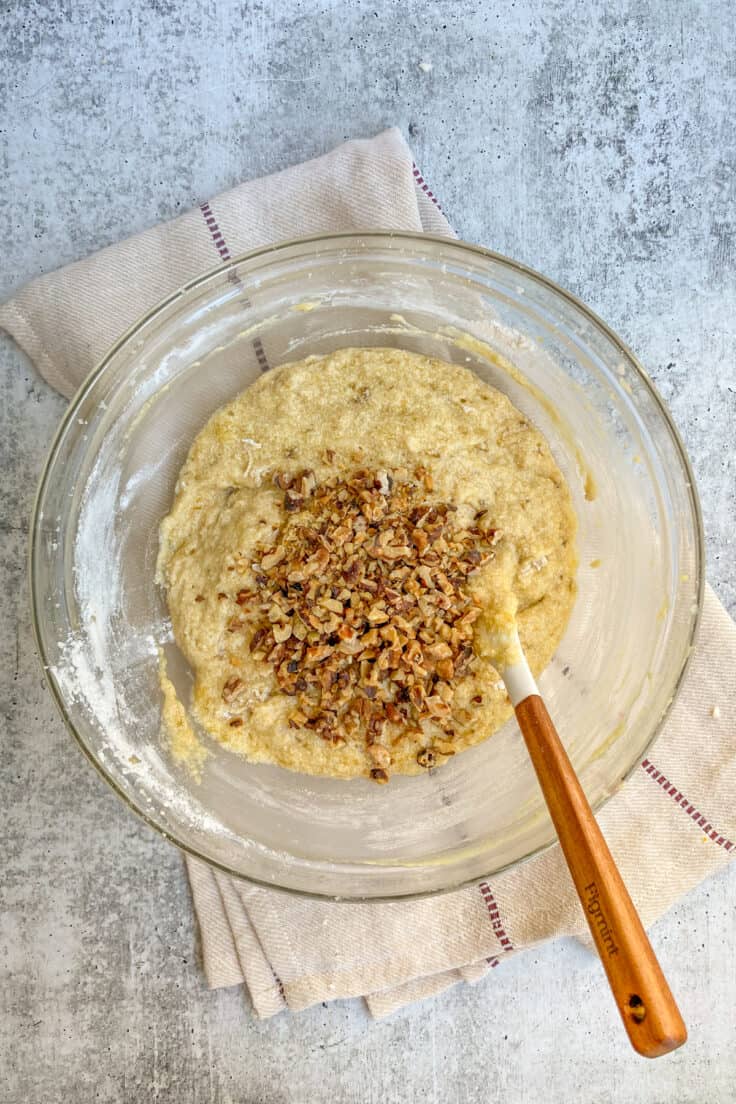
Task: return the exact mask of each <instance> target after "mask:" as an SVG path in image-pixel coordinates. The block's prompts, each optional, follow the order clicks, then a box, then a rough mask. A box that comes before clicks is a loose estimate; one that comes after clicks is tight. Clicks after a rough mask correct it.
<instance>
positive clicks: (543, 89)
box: [0, 0, 736, 1104]
mask: <svg viewBox="0 0 736 1104" xmlns="http://www.w3.org/2000/svg"><path fill="white" fill-rule="evenodd" d="M735 50H736V34H735V32H734V20H733V11H732V5H731V4H730V3H729V2H728V0H710V2H703V3H697V2H692V0H648V2H646V3H639V2H630V3H602V2H600V0H592V2H591V0H587V2H583V0H549V2H548V3H546V4H544V5H541V4H532V3H531V2H528V3H523V2H520V0H517V2H515V3H514V2H512V0H503V2H498V0H491V2H488V3H477V4H476V3H472V2H469V3H464V4H459V3H455V2H453V0H444V2H437V0H405V2H404V3H390V2H386V0H373V2H371V3H362V2H360V0H355V2H352V3H348V0H343V2H334V0H325V2H323V3H318V2H317V0H303V2H301V3H300V2H296V0H262V2H260V3H255V2H254V3H248V2H242V3H234V2H225V0H221V2H219V3H212V2H210V3H202V2H201V0H179V2H177V3H174V2H169V0H149V2H148V3H144V2H142V0H132V2H131V0H108V2H106V3H105V4H103V3H101V2H99V0H98V2H90V0H86V2H84V0H78V2H76V3H73V4H72V3H53V2H50V3H49V2H47V3H42V2H40V0H33V2H32V0H25V2H24V0H16V3H14V4H13V3H11V4H4V5H2V8H1V9H0V52H1V55H2V56H1V58H0V61H1V64H0V139H1V143H0V151H1V152H0V181H1V183H2V201H1V202H0V257H2V263H1V264H0V296H1V295H5V294H8V293H10V292H11V291H12V290H13V289H14V288H15V287H17V286H19V285H20V284H21V283H23V282H24V281H25V280H26V279H28V278H29V277H31V276H33V275H35V274H36V273H39V272H42V271H47V270H49V269H51V268H54V267H56V266H58V265H60V264H62V263H64V262H66V261H71V260H73V259H74V258H76V257H80V256H83V255H84V254H85V253H87V252H88V251H90V250H93V249H95V248H97V247H99V246H101V245H104V244H106V243H108V242H112V241H114V240H116V239H117V238H119V237H120V236H122V235H125V234H129V233H131V232H132V231H135V230H138V229H140V228H142V227H145V226H148V225H150V224H152V223H153V222H155V221H156V220H158V219H161V218H165V217H168V216H170V215H173V214H175V213H176V212H178V211H180V210H182V209H185V208H186V207H188V206H190V205H192V204H194V203H195V202H198V201H200V200H202V199H204V198H206V197H207V196H209V195H210V194H213V193H215V192H216V191H218V190H219V189H221V188H223V187H225V186H227V185H230V184H233V183H235V182H236V181H239V180H241V179H243V178H246V177H250V176H253V175H256V174H261V173H265V172H267V171H270V170H274V169H277V168H281V167H283V166H285V165H287V164H290V163H292V162H294V161H296V160H298V159H302V158H304V157H306V156H309V155H312V154H316V153H319V152H320V151H323V150H326V149H328V148H329V147H330V146H332V145H334V144H336V143H338V142H339V141H341V140H342V139H344V138H347V137H359V136H367V135H370V134H372V133H374V132H375V131H377V130H379V129H381V128H382V127H384V126H386V125H388V124H391V123H398V124H399V125H400V126H402V127H403V128H404V131H405V132H406V133H407V134H408V135H409V136H410V140H411V142H412V144H413V146H414V149H415V151H416V159H417V162H418V163H419V165H420V166H421V167H422V170H423V172H424V175H425V177H426V179H427V180H428V181H429V183H430V186H431V187H432V188H433V189H434V191H435V192H436V193H437V194H438V195H439V196H440V197H441V199H442V202H443V205H444V208H445V210H446V212H447V213H448V216H449V218H450V220H451V221H452V223H453V224H454V226H455V227H456V228H457V230H458V231H459V233H460V234H461V235H462V236H464V237H466V238H468V239H470V240H474V241H477V242H481V243H484V244H487V245H490V246H493V247H495V248H497V249H499V250H501V251H502V252H505V253H508V254H512V255H513V256H515V257H518V258H520V259H521V260H523V261H526V262H527V263H529V264H531V265H532V266H534V267H535V268H538V269H541V270H542V271H544V272H546V273H547V274H548V275H550V276H552V277H553V278H555V279H556V280H558V281H560V282H561V283H562V284H564V285H566V286H567V287H569V288H571V289H572V290H574V291H576V292H577V293H578V294H579V295H581V296H582V297H583V298H584V299H586V300H587V301H588V302H589V303H590V304H592V305H593V306H594V307H595V308H596V309H597V310H598V311H599V312H600V313H601V314H602V315H603V316H604V317H605V318H606V319H607V320H608V321H609V322H610V323H611V324H612V325H613V326H614V328H615V329H617V330H618V331H619V332H620V333H621V334H622V335H623V336H624V337H625V338H626V339H627V340H628V341H629V342H630V344H631V345H632V346H633V348H634V349H635V350H636V351H637V352H638V353H639V355H640V356H641V359H642V360H643V362H644V363H645V365H646V366H647V367H648V368H649V370H650V372H651V374H652V375H653V377H654V378H655V380H656V381H657V383H658V384H659V386H660V388H661V389H662V391H663V392H664V394H665V396H666V398H667V400H668V401H669V403H670V405H671V408H672V410H673V413H674V416H675V419H676V421H677V423H678V424H679V426H680V429H681V430H682V433H683V435H684V437H685V440H686V442H687V445H688V448H689V450H690V455H691V457H692V459H693V463H694V465H695V470H696V474H697V477H698V482H699V486H700V492H701V496H702V501H703V509H704V514H705V522H706V529H707V535H708V557H709V572H710V578H711V581H712V582H713V584H714V585H715V587H716V589H717V590H718V591H719V593H720V595H721V597H722V598H723V600H724V601H725V602H726V603H727V605H728V606H729V608H730V609H731V611H732V613H733V612H736V571H734V567H733V548H734V541H733V533H734V529H735V528H736V480H735V479H734V468H735V460H734V453H735V448H736V442H735V440H734V438H735V435H736V431H735V426H736V370H735V368H734V363H735V359H736V358H735V355H734V354H735V352H736V290H735V289H736V284H735V283H734V276H735V275H736V215H735V211H734V188H735V187H736V184H735V181H736V68H735V66H734V56H736V54H735ZM422 61H426V62H429V63H431V65H432V68H431V70H430V71H429V72H424V71H423V70H422V69H420V68H419V64H418V63H419V62H422ZM0 360H1V361H2V433H1V434H0V448H1V449H2V457H3V459H2V464H3V466H2V479H3V493H2V503H1V506H0V510H1V518H0V537H1V539H2V556H0V572H1V576H2V583H1V585H2V593H3V596H4V599H3V609H4V612H5V614H6V616H5V617H4V619H3V621H4V626H3V632H2V637H1V639H0V646H1V647H2V663H1V664H0V678H1V679H2V686H1V687H0V703H1V705H2V715H3V721H4V724H3V736H2V745H1V751H0V754H1V757H2V758H1V760H0V763H1V766H0V809H1V810H2V812H1V813H0V816H1V817H2V822H1V826H0V834H1V837H2V839H1V844H2V850H1V852H0V854H1V855H2V858H1V859H0V862H1V864H2V873H1V875H0V903H1V905H2V916H1V922H0V1070H1V1071H2V1072H1V1073H0V1100H2V1101H7V1102H8V1104H21V1102H23V1104H25V1102H29V1101H30V1102H36V1101H38V1102H44V1104H46V1102H48V1104H52V1102H56V1101H67V1100H72V1101H75V1104H86V1102H87V1101H94V1100H96V1101H111V1102H112V1101H115V1102H117V1101H148V1100H151V1101H171V1102H172V1104H188V1102H196V1104H215V1102H218V1104H221V1102H223V1104H224V1102H238V1104H255V1102H258V1104H287V1102H299V1104H304V1102H311V1101H321V1100H324V1099H331V1100H334V1101H335V1102H342V1101H345V1102H358V1101H360V1102H379V1101H380V1102H382V1104H389V1102H393V1101H397V1102H398V1101H402V1102H404V1101H414V1100H422V1101H427V1104H439V1102H443V1104H444V1102H471V1104H474V1102H478V1104H480V1102H484V1104H485V1102H504V1104H506V1102H508V1104H517V1102H526V1101H530V1102H536V1101H545V1104H558V1102H560V1104H561V1102H563V1101H564V1102H566V1104H567V1102H569V1101H595V1102H596V1104H611V1102H617V1101H620V1100H624V1099H626V1100H628V1099H635V1100H637V1101H639V1102H644V1104H655V1102H660V1101H662V1102H664V1101H667V1102H669V1104H688V1102H693V1104H694V1102H696V1101H698V1102H707V1104H728V1102H732V1101H734V1099H736V1050H734V1047H733V1035H734V1028H735V1027H736V1016H735V1014H734V1005H735V1002H736V963H735V961H734V949H733V930H734V911H735V910H734V901H735V899H736V867H734V866H733V865H732V867H731V868H730V869H729V870H728V871H726V872H725V873H724V874H722V875H721V876H719V877H718V878H716V879H713V880H712V881H710V882H709V883H708V884H706V885H704V886H702V887H700V888H699V889H698V890H696V891H695V892H693V893H692V894H690V895H689V896H688V897H687V899H686V900H684V901H683V902H682V903H681V904H680V905H679V906H677V907H676V908H675V909H673V910H672V911H671V912H670V913H669V914H668V915H667V916H666V917H664V918H663V919H662V920H661V921H660V922H659V923H658V924H657V925H656V926H655V929H654V932H653V936H654V941H655V944H656V946H657V948H658V949H659V951H660V952H661V956H662V960H663V963H664V965H665V968H666V970H667V972H668V974H669V975H670V977H671V981H672V985H673V988H674V989H675V990H676V992H677V995H678V997H679V998H680V1000H681V1003H682V1008H683V1011H684V1014H685V1018H686V1019H687V1021H688V1023H689V1025H690V1035H691V1037H690V1042H689V1044H688V1046H687V1047H686V1048H685V1049H684V1050H682V1051H680V1052H678V1053H677V1054H675V1055H672V1056H670V1057H668V1058H666V1059H663V1060H660V1061H658V1062H656V1063H646V1062H645V1061H644V1060H642V1059H639V1058H637V1057H636V1056H634V1055H633V1054H632V1053H631V1052H629V1050H628V1049H627V1047H626V1046H625V1045H624V1042H623V1037H622V1033H621V1031H620V1030H619V1027H618V1025H617V1023H616V1020H615V1013H614V1011H613V1008H612V1005H611V1002H610V1000H609V999H608V997H607V995H606V992H605V989H604V986H603V984H602V976H601V970H600V967H599V966H598V964H597V963H596V962H595V961H594V960H593V959H592V958H590V957H589V956H588V955H587V954H586V953H584V952H583V951H582V950H581V949H580V948H578V947H577V946H575V945H573V944H570V943H558V944H555V945H552V946H547V947H544V948H542V949H540V950H539V951H537V952H531V953H529V954H527V955H525V956H523V957H519V958H516V959H514V960H513V961H512V962H509V963H506V964H505V965H504V966H503V967H502V968H499V969H498V970H495V971H493V974H492V976H491V977H490V978H489V979H488V980H487V981H486V982H485V983H484V984H482V985H481V986H479V987H477V988H475V989H455V990H453V991H451V992H450V993H449V994H446V995H444V996H442V997H440V998H438V999H437V1000H434V1001H430V1002H428V1003H427V1004H425V1005H422V1006H419V1007H414V1008H412V1009H409V1010H407V1011H405V1012H402V1013H400V1014H398V1015H396V1016H395V1017H393V1018H392V1019H390V1020H388V1021H385V1022H383V1023H380V1024H374V1023H372V1022H370V1021H369V1020H368V1018H367V1016H366V1015H365V1013H364V1011H363V1009H362V1007H361V1005H360V1004H359V1003H358V1002H348V1003H343V1004H339V1005H333V1006H329V1007H319V1008H316V1009H313V1010H311V1011H309V1012H306V1013H303V1014H301V1015H299V1016H280V1017H278V1018H277V1019H275V1020H272V1021H269V1022H267V1023H258V1022H256V1021H255V1020H253V1019H252V1018H251V1016H250V1014H249V1010H248V1008H247V1004H246V1001H245V1000H244V998H243V996H242V994H241V993H240V992H239V991H237V990H227V991H220V992H215V993H210V992H207V991H206V989H205V988H204V985H203V981H202V975H201V972H200V970H199V966H198V962H197V952H196V941H195V932H194V930H193V924H192V918H191V911H190V905H189V899H188V891H187V887H186V883H185V879H184V875H183V870H182V865H181V862H180V860H179V857H178V855H177V854H176V852H175V851H174V850H173V849H170V848H169V847H168V846H167V845H166V844H164V843H163V842H162V841H160V840H159V839H158V838H155V837H154V836H153V835H152V834H151V833H150V832H149V831H148V830H147V829H146V828H144V827H143V826H142V825H140V824H139V823H137V821H136V820H134V819H133V817H132V816H130V815H129V814H128V813H126V812H125V810H124V809H123V808H122V807H121V806H119V804H118V803H117V801H116V799H115V798H114V797H113V795H112V794H111V793H109V792H107V790H106V789H105V788H104V786H103V785H102V783H101V782H99V781H98V780H97V778H96V776H95V775H94V774H93V772H92V771H91V770H90V769H89V767H88V765H87V764H86V763H85V762H84V761H83V760H82V758H81V756H80V755H79V754H78V752H77V751H76V749H75V747H74V745H73V744H72V742H71V740H70V738H69V737H68V736H67V734H66V733H65V731H64V729H63V727H62V724H61V722H60V720H59V719H58V717H57V716H56V714H55V712H54V710H53V708H52V705H51V702H50V701H49V699H48V698H47V696H46V694H45V692H44V688H43V684H42V678H41V673H40V670H39V667H38V665H37V661H36V657H35V655H34V646H33V641H32V637H31V633H30V629H29V624H28V598H27V593H26V583H25V550H26V535H27V527H28V515H29V510H30V505H31V500H32V496H33V490H34V484H35V481H36V478H37V476H38V473H39V470H40V467H41V464H42V461H43V457H44V453H45V451H46V449H47V446H48V443H49V440H50V437H51V435H52V433H53V429H54V426H55V424H56V422H57V420H58V418H59V416H60V414H61V412H62V409H63V402H62V400H61V399H59V398H58V397H57V396H56V395H54V394H52V393H51V392H50V391H49V389H48V388H47V387H46V386H45V385H44V384H43V383H42V382H40V381H39V379H38V378H37V377H36V376H35V374H34V372H33V370H32V369H31V368H30V366H29V365H28V364H27V363H25V362H24V360H23V358H22V357H21V356H20V355H19V354H18V352H17V351H16V350H15V349H14V348H13V347H12V346H11V345H10V343H9V342H8V341H6V340H4V339H2V341H1V343H0Z"/></svg>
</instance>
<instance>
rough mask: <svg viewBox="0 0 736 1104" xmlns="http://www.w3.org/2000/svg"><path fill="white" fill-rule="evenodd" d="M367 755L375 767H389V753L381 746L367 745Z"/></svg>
mask: <svg viewBox="0 0 736 1104" xmlns="http://www.w3.org/2000/svg"><path fill="white" fill-rule="evenodd" d="M368 754H369V755H370V757H371V759H372V760H373V762H374V763H375V764H376V766H377V767H390V766H391V753H390V752H389V750H388V748H385V747H383V745H382V744H369V745H368Z"/></svg>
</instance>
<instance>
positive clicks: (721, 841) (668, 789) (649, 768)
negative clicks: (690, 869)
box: [641, 759, 736, 851]
mask: <svg viewBox="0 0 736 1104" xmlns="http://www.w3.org/2000/svg"><path fill="white" fill-rule="evenodd" d="M641 765H642V767H643V769H644V770H645V772H646V773H647V774H648V775H649V777H650V778H651V780H652V782H656V783H657V785H658V786H661V787H662V789H663V791H664V792H665V793H666V794H667V795H668V796H669V797H671V798H672V800H673V801H674V802H675V804H676V805H679V806H680V808H681V809H682V811H683V812H684V813H685V815H686V816H689V817H690V819H691V820H694V821H695V823H696V824H697V825H698V827H699V828H702V829H703V831H704V832H705V834H706V836H708V838H709V839H712V840H713V842H714V843H715V844H717V846H718V847H722V848H723V849H724V851H732V850H733V849H734V847H736V844H734V843H733V842H732V841H731V840H730V839H729V838H728V836H724V835H722V834H721V833H720V832H718V831H717V830H716V829H715V828H714V827H713V825H712V824H711V823H710V821H709V820H708V818H707V817H706V816H704V814H703V813H701V812H700V810H699V809H696V808H695V806H694V805H691V804H690V802H689V801H688V799H687V798H686V797H685V795H684V794H683V793H681V792H680V790H678V788H677V786H674V785H673V784H672V783H671V782H670V780H669V778H665V776H664V775H663V774H662V772H661V771H659V770H657V768H656V767H655V766H654V763H650V761H649V760H648V759H645V760H644V761H643V762H642V764H641Z"/></svg>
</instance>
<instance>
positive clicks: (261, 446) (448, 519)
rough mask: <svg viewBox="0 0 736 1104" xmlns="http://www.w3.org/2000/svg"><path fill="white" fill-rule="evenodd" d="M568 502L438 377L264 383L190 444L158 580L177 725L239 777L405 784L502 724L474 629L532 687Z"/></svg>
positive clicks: (317, 365)
mask: <svg viewBox="0 0 736 1104" xmlns="http://www.w3.org/2000/svg"><path fill="white" fill-rule="evenodd" d="M575 529H576V522H575V516H574V513H573V510H572V505H571V499H570V494H569V491H568V488H567V486H566V485H565V482H564V480H563V478H562V475H561V473H560V471H559V469H558V467H557V465H556V464H555V462H554V460H553V458H552V455H551V453H550V450H549V447H548V445H547V443H546V441H545V440H544V438H543V437H542V435H541V434H540V433H539V432H538V431H537V430H536V429H535V428H534V427H533V426H532V425H531V424H530V423H529V422H528V421H527V420H526V419H525V418H524V417H523V415H522V414H521V413H520V412H519V411H518V410H517V409H516V408H515V407H514V406H513V405H512V404H511V403H510V402H509V400H508V399H507V398H506V397H505V396H504V395H502V394H501V393H500V392H498V391H495V390H493V389H492V388H490V387H488V386H487V385H485V384H484V383H482V382H481V381H480V380H479V379H478V378H477V377H476V376H475V375H474V374H473V373H471V372H469V371H468V370H466V369H464V368H461V367H458V366H456V365H451V364H447V363H445V362H443V361H439V360H432V359H429V358H426V357H422V356H419V355H417V354H413V353H408V352H405V351H403V350H397V349H343V350H340V351H339V352H336V353H333V354H331V355H330V356H328V357H321V358H318V357H310V358H308V359H307V360H305V361H302V362H300V363H298V364H291V365H284V366H282V367H281V368H277V369H274V370H273V371H271V372H269V373H268V374H266V375H264V376H263V377H262V378H261V379H259V380H258V382H257V383H255V384H254V385H253V386H252V387H250V388H248V390H247V391H245V392H244V393H243V394H242V395H240V396H239V397H238V398H237V399H235V401H234V402H232V403H230V404H229V405H228V406H226V407H224V408H222V409H221V410H219V411H218V412H217V413H216V414H214V415H213V417H212V418H211V419H210V420H209V422H208V423H207V425H206V426H205V428H204V429H203V430H202V431H201V433H200V434H199V435H198V436H197V438H196V440H195V441H194V443H193V445H192V448H191V451H190V453H189V456H188V458H187V461H186V463H185V465H184V467H183V468H182V471H181V474H180V477H179V482H178V485H177V491H176V498H175V501H174V504H173V507H172V510H171V513H170V514H169V516H168V517H167V518H166V519H165V520H164V522H163V523H162V526H161V548H160V555H159V564H158V570H159V578H160V580H161V582H162V583H163V584H164V585H165V586H166V589H167V597H168V604H169V609H170V612H171V618H172V623H173V628H174V634H175V638H176V640H177V642H178V644H179V646H180V647H181V649H182V650H183V652H184V653H185V655H186V656H187V658H188V659H189V661H190V663H191V664H192V667H193V669H194V673H195V678H196V684H195V693H194V702H193V712H194V715H195V717H196V719H197V720H198V721H199V722H200V724H201V725H202V726H203V728H204V729H205V730H206V731H207V732H209V733H210V735H211V736H213V737H214V738H215V739H216V740H218V741H219V742H221V743H222V744H224V745H225V746H227V747H229V748H230V749H232V750H234V751H237V752H240V753H242V754H244V755H246V756H247V757H248V758H249V759H252V760H255V761H262V762H272V763H278V764H280V765H281V766H284V767H288V768H290V769H292V770H297V771H303V772H306V773H310V774H325V775H332V776H335V777H340V778H350V777H354V776H357V775H370V776H372V777H373V778H374V779H375V780H376V781H378V782H384V781H387V779H388V778H389V777H390V776H391V774H413V773H417V772H420V771H422V770H425V769H426V768H427V767H430V766H434V765H436V764H438V763H442V762H444V761H446V759H447V758H448V757H449V756H451V755H453V754H455V753H457V752H460V751H463V750H464V749H465V748H467V747H470V746H472V745H473V744H477V743H479V742H480V741H481V740H484V739H486V738H487V737H488V736H490V735H491V734H492V733H493V732H495V731H496V729H497V728H498V727H499V726H500V725H501V724H502V723H503V721H505V720H506V718H507V717H508V715H509V713H510V706H509V703H508V699H507V697H506V693H505V690H504V688H503V685H502V684H501V683H500V679H499V675H498V673H497V672H496V670H495V669H494V668H493V666H492V665H491V662H490V660H489V659H488V658H485V657H482V656H479V655H478V654H477V651H478V648H477V643H478V641H477V639H475V638H474V634H475V633H476V632H477V631H478V629H477V626H476V621H477V619H478V618H479V616H480V615H481V613H482V614H483V619H484V621H485V622H486V623H487V620H488V619H487V617H486V616H485V615H486V612H487V611H488V610H489V609H491V610H492V611H494V613H493V616H497V617H498V619H499V623H500V624H502V623H503V622H504V621H505V620H507V619H508V618H513V617H516V619H517V621H518V626H519V635H520V638H521V642H522V646H523V647H524V650H525V652H526V655H527V657H528V659H529V662H530V666H531V668H532V670H533V671H534V673H539V672H540V671H541V670H542V669H543V668H544V667H545V666H546V664H547V663H548V662H549V660H550V658H551V657H552V654H553V652H554V650H555V648H556V646H557V644H558V642H559V640H560V638H561V636H562V632H563V630H564V628H565V625H566V623H567V620H568V617H569V614H570V610H571V608H572V604H573V601H574V596H575V582H574V575H575V567H576V556H575Z"/></svg>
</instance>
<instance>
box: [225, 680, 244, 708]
mask: <svg viewBox="0 0 736 1104" xmlns="http://www.w3.org/2000/svg"><path fill="white" fill-rule="evenodd" d="M242 687H243V680H242V679H239V678H237V677H233V678H229V679H228V680H227V682H226V683H225V685H224V686H223V688H222V700H223V701H224V702H231V701H232V700H233V698H234V697H235V695H236V694H237V693H238V691H239V690H241V689H242Z"/></svg>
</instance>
